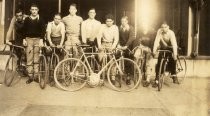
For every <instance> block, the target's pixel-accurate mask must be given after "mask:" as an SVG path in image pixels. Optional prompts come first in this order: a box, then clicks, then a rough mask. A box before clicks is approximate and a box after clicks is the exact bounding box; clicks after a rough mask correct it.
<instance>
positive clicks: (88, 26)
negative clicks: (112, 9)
mask: <svg viewBox="0 0 210 116" xmlns="http://www.w3.org/2000/svg"><path fill="white" fill-rule="evenodd" d="M88 16H89V18H88V19H87V20H85V21H83V22H82V28H81V31H82V42H83V43H84V44H88V45H90V46H92V47H94V46H96V45H97V43H96V37H97V35H98V33H99V30H100V27H101V22H99V21H97V20H95V16H96V11H95V9H94V8H91V9H90V10H89V12H88Z"/></svg>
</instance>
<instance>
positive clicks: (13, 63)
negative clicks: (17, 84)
mask: <svg viewBox="0 0 210 116" xmlns="http://www.w3.org/2000/svg"><path fill="white" fill-rule="evenodd" d="M17 60H18V58H17V56H16V55H15V54H11V55H10V57H9V59H8V60H7V63H6V67H5V71H4V84H5V85H6V86H8V87H10V86H11V84H12V82H13V80H14V78H15V76H18V72H17V68H18V67H17Z"/></svg>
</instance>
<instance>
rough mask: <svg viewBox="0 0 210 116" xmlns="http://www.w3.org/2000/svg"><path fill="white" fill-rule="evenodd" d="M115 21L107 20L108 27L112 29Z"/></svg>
mask: <svg viewBox="0 0 210 116" xmlns="http://www.w3.org/2000/svg"><path fill="white" fill-rule="evenodd" d="M113 23H114V21H113V20H112V19H106V25H107V26H108V27H111V26H112V25H113Z"/></svg>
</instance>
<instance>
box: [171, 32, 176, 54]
mask: <svg viewBox="0 0 210 116" xmlns="http://www.w3.org/2000/svg"><path fill="white" fill-rule="evenodd" d="M170 35H171V37H170V41H171V45H172V48H173V53H174V56H177V42H176V36H175V34H174V32H173V31H171V33H170Z"/></svg>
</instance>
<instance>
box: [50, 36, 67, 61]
mask: <svg viewBox="0 0 210 116" xmlns="http://www.w3.org/2000/svg"><path fill="white" fill-rule="evenodd" d="M51 41H52V43H53V44H54V45H55V46H57V45H60V43H61V37H51ZM55 53H56V54H57V55H58V56H59V58H60V59H63V55H64V54H63V53H62V52H61V49H57V48H56V49H55Z"/></svg>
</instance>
